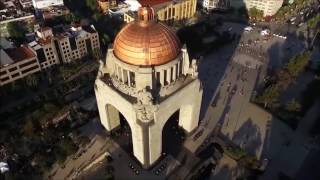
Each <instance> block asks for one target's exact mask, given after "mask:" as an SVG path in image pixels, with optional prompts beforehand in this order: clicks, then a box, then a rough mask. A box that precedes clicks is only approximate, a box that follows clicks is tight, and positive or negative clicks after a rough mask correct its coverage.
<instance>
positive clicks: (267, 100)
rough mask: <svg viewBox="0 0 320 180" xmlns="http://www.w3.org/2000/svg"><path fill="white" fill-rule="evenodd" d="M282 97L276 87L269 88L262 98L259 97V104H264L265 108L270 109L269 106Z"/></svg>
mask: <svg viewBox="0 0 320 180" xmlns="http://www.w3.org/2000/svg"><path fill="white" fill-rule="evenodd" d="M279 96H280V92H279V88H278V87H277V86H275V85H272V86H269V87H268V88H267V89H265V91H264V92H263V94H262V95H261V96H259V97H258V99H257V100H258V102H261V103H263V104H264V107H268V106H269V105H272V104H273V103H275V102H277V101H278V98H279Z"/></svg>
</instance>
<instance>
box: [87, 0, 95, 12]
mask: <svg viewBox="0 0 320 180" xmlns="http://www.w3.org/2000/svg"><path fill="white" fill-rule="evenodd" d="M85 3H86V6H87V7H88V8H89V9H91V10H92V11H93V12H95V11H97V10H98V8H97V7H98V5H97V1H96V0H86V2H85Z"/></svg>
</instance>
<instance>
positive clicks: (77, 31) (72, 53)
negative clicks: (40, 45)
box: [55, 25, 100, 63]
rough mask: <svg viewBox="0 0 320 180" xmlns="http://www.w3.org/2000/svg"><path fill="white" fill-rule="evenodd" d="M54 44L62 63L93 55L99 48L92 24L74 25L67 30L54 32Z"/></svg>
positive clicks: (97, 37)
mask: <svg viewBox="0 0 320 180" xmlns="http://www.w3.org/2000/svg"><path fill="white" fill-rule="evenodd" d="M55 45H56V48H57V52H58V54H60V58H61V61H62V62H64V63H68V62H71V61H73V60H76V59H80V58H82V57H84V56H86V55H89V54H92V55H94V54H95V53H96V52H97V50H100V42H99V36H98V32H97V31H96V30H95V28H94V26H92V25H91V26H85V27H81V26H79V25H74V26H72V27H71V28H69V30H67V31H63V32H61V33H58V34H56V36H55Z"/></svg>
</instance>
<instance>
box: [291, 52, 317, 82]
mask: <svg viewBox="0 0 320 180" xmlns="http://www.w3.org/2000/svg"><path fill="white" fill-rule="evenodd" d="M310 56H311V54H310V52H309V51H304V52H303V53H302V54H299V55H297V56H295V57H294V58H293V59H291V60H290V61H289V63H288V64H287V65H286V69H287V70H288V72H289V74H290V75H291V76H292V77H294V78H296V77H297V76H298V75H299V74H300V73H302V72H303V71H304V69H305V67H306V66H307V65H308V63H309V60H310Z"/></svg>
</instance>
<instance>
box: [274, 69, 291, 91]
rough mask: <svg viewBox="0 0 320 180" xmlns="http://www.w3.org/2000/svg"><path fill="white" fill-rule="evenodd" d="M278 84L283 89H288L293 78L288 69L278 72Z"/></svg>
mask: <svg viewBox="0 0 320 180" xmlns="http://www.w3.org/2000/svg"><path fill="white" fill-rule="evenodd" d="M276 78H277V81H278V82H277V86H278V87H279V88H280V89H281V90H285V89H287V87H288V86H289V85H290V84H291V83H292V81H293V78H292V77H291V76H290V74H289V72H288V71H287V70H286V69H280V70H278V71H277V72H276Z"/></svg>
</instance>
